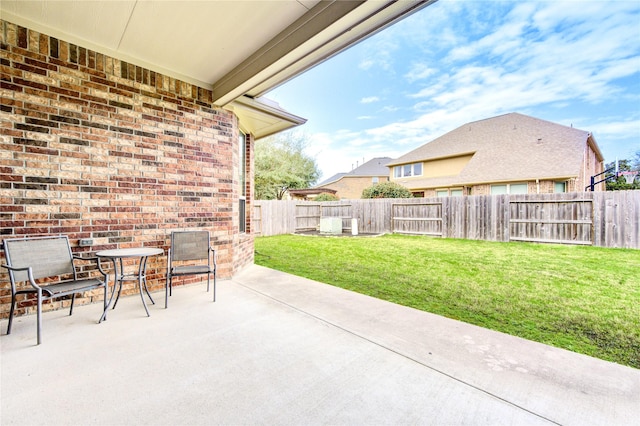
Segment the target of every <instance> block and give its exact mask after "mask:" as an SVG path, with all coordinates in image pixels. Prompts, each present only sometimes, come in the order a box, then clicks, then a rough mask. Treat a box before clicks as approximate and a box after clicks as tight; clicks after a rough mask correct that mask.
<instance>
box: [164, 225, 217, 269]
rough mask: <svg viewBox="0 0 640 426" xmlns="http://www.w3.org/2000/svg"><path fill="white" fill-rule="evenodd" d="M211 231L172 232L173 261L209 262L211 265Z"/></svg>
mask: <svg viewBox="0 0 640 426" xmlns="http://www.w3.org/2000/svg"><path fill="white" fill-rule="evenodd" d="M210 244H211V243H210V240H209V231H173V232H171V260H175V261H183V260H205V259H206V260H207V263H209V247H210Z"/></svg>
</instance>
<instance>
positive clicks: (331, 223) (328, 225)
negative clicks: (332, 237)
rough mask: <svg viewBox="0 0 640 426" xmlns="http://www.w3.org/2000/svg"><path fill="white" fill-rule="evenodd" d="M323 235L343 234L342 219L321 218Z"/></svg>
mask: <svg viewBox="0 0 640 426" xmlns="http://www.w3.org/2000/svg"><path fill="white" fill-rule="evenodd" d="M320 233H321V234H342V218H339V217H323V218H320Z"/></svg>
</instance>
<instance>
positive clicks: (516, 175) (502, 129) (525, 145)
mask: <svg viewBox="0 0 640 426" xmlns="http://www.w3.org/2000/svg"><path fill="white" fill-rule="evenodd" d="M590 136H591V135H590V133H589V132H587V131H585V130H579V129H575V128H573V127H567V126H563V125H560V124H556V123H552V122H549V121H545V120H540V119H538V118H534V117H529V116H526V115H522V114H518V113H510V114H505V115H500V116H497V117H493V118H488V119H485V120H479V121H474V122H471V123H467V124H465V125H463V126H460V127H458V128H457V129H455V130H452V131H451V132H449V133H446V134H445V135H443V136H441V137H439V138H437V139H434V140H433V141H431V142H429V143H427V144H425V145H422V146H421V147H419V148H417V149H415V150H413V151H411V152H409V153H407V154H405V155H403V156H401V157H399V158H398V159H396V160H394V161H392V162H390V163H389V164H388V165H389V167H392V166H393V165H399V164H406V163H414V162H420V161H428V160H434V159H439V158H447V157H454V156H458V155H460V154H469V153H473V157H472V158H471V160H469V162H468V163H467V165H466V166H465V167H464V168H463V169H462V171H461V172H460V173H459V174H458V175H456V176H449V177H435V178H425V179H407V180H406V184H407V185H409V186H411V187H413V188H415V187H433V186H438V185H442V186H445V185H446V186H449V185H456V184H460V185H462V184H472V183H485V182H500V181H518V180H521V181H527V180H532V179H542V178H544V179H553V178H569V177H574V176H578V175H579V173H580V169H581V165H582V161H583V158H584V154H585V149H586V147H587V139H588V138H589V137H590ZM593 144H594V145H595V140H593ZM596 152H597V153H598V155H600V152H599V150H598V148H597V146H596ZM425 167H428V164H427V165H426V166H425Z"/></svg>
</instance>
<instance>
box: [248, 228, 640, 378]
mask: <svg viewBox="0 0 640 426" xmlns="http://www.w3.org/2000/svg"><path fill="white" fill-rule="evenodd" d="M255 250H256V256H255V262H256V264H258V265H263V266H266V267H269V268H273V269H277V270H280V271H284V272H288V273H291V274H295V275H299V276H303V277H306V278H310V279H313V280H316V281H320V282H323V283H327V284H331V285H335V286H338V287H342V288H346V289H349V290H353V291H356V292H359V293H363V294H367V295H370V296H374V297H377V298H380V299H384V300H388V301H391V302H395V303H398V304H401V305H406V306H411V307H413V308H417V309H421V310H424V311H428V312H432V313H435V314H439V315H443V316H446V317H449V318H454V319H457V320H461V321H465V322H468V323H471V324H475V325H479V326H481V327H486V328H490V329H493V330H498V331H501V332H504V333H509V334H512V335H514V336H520V337H523V338H525V339H530V340H535V341H537V342H541V343H546V344H549V345H553V346H557V347H560V348H565V349H569V350H571V351H574V352H579V353H583V354H587V355H590V356H594V357H597V358H601V359H604V360H608V361H613V362H616V363H619V364H624V365H629V366H632V367H635V368H640V251H639V250H631V249H628V250H627V249H606V248H598V247H583V246H561V245H548V244H528V243H494V242H487V241H469V240H453V239H439V238H429V237H415V236H405V235H385V236H382V237H376V238H366V237H358V238H351V237H349V238H339V237H338V238H335V237H334V238H324V237H309V236H297V235H279V236H275V237H259V238H256V240H255Z"/></svg>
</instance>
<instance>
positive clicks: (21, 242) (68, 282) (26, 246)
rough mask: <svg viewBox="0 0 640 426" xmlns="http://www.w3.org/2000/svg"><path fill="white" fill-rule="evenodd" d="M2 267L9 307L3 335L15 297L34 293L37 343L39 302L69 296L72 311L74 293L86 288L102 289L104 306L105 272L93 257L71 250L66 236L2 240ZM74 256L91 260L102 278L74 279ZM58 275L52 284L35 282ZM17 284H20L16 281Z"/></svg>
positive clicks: (106, 280) (40, 319)
mask: <svg viewBox="0 0 640 426" xmlns="http://www.w3.org/2000/svg"><path fill="white" fill-rule="evenodd" d="M4 253H5V257H6V262H7V263H6V265H2V267H4V268H6V269H7V270H8V272H9V282H10V284H11V310H10V311H9V324H8V325H7V334H10V333H11V325H12V324H13V312H14V310H15V306H16V302H17V296H18V295H20V294H30V293H35V294H36V297H37V300H38V301H37V329H38V344H40V343H41V342H42V337H41V335H42V302H43V301H44V300H49V299H54V298H58V297H64V296H71V308H70V309H69V315H71V314H73V304H74V302H75V298H76V294H78V293H83V292H85V291H88V290H92V289H96V288H101V287H102V288H103V289H104V309H105V310H106V309H107V287H108V285H107V282H108V277H107V274H106V273H105V272H104V271H103V270H102V269H101V268H100V263H99V262H98V259H97V258H95V257H94V258H81V257H79V256H77V255H74V254H73V253H72V252H71V246H70V245H69V239H68V238H67V237H66V236H54V237H35V238H15V239H6V240H4ZM76 259H81V260H91V261H95V262H96V264H97V266H98V270H99V272H100V274H102V279H100V278H85V279H78V276H77V272H76V267H75V264H74V261H75V260H76ZM52 277H58V278H59V279H60V281H57V282H54V283H53V284H48V283H43V282H39V280H40V279H41V278H52ZM19 283H24V284H20V285H19Z"/></svg>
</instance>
